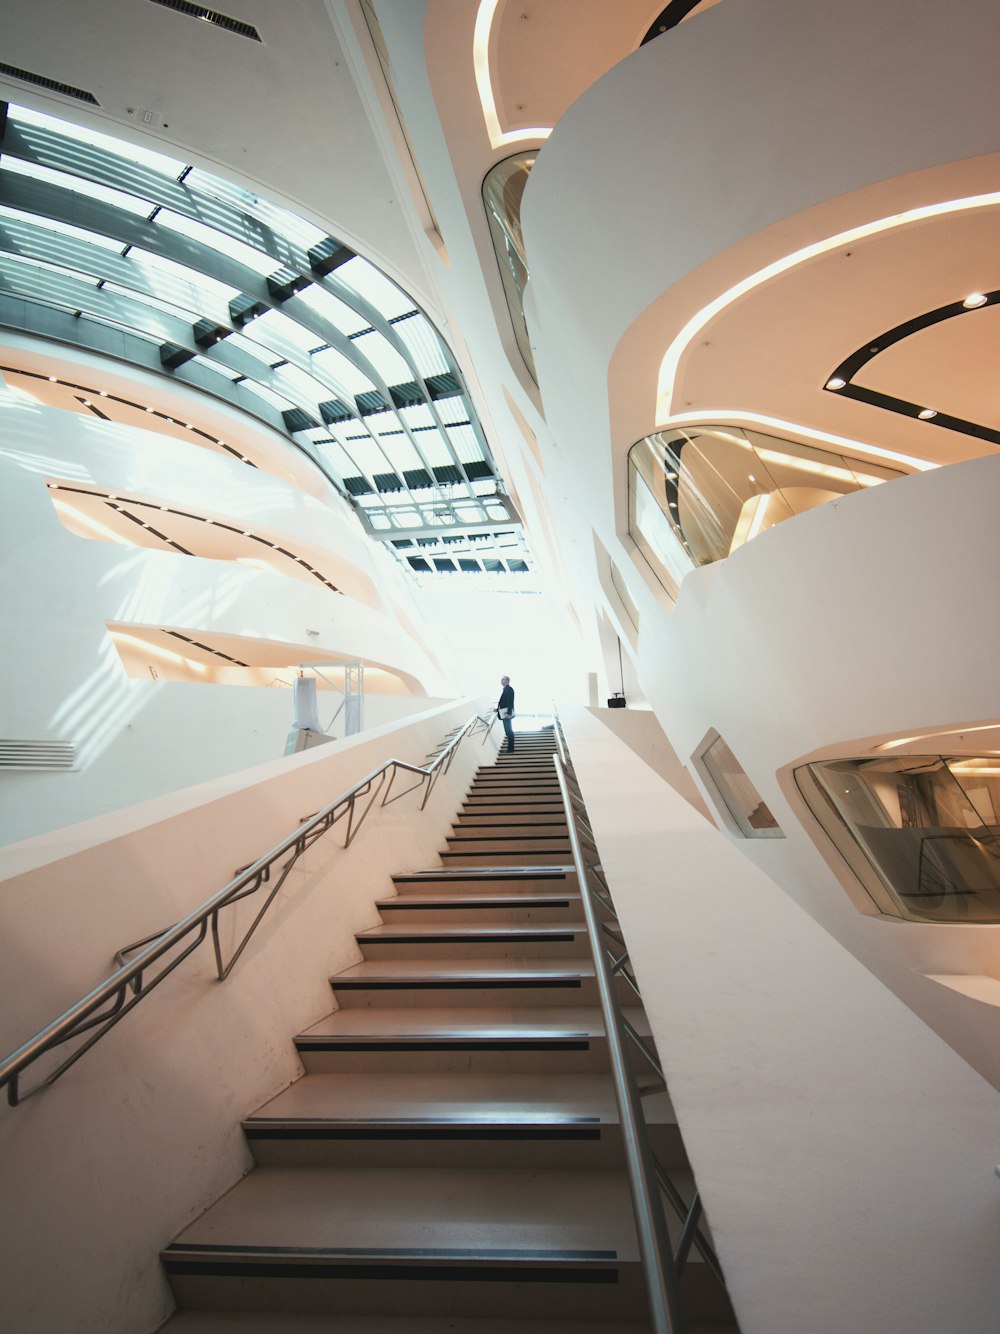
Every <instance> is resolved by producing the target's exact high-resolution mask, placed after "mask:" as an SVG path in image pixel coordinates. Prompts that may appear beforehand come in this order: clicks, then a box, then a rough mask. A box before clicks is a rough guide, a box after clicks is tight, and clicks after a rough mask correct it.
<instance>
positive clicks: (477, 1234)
mask: <svg viewBox="0 0 1000 1334" xmlns="http://www.w3.org/2000/svg"><path fill="white" fill-rule="evenodd" d="M204 1247H209V1248H212V1249H213V1251H216V1253H217V1249H216V1248H221V1249H224V1250H240V1249H242V1248H246V1247H254V1248H264V1249H271V1248H278V1247H281V1248H291V1250H292V1252H293V1254H294V1252H295V1251H301V1250H309V1251H310V1252H311V1255H310V1258H311V1259H312V1258H313V1257H314V1256H316V1254H317V1252H318V1253H319V1258H323V1253H324V1252H325V1253H326V1254H327V1255H328V1256H331V1257H335V1256H336V1255H337V1254H338V1253H339V1254H342V1255H345V1256H347V1257H349V1258H351V1259H354V1260H356V1259H358V1258H362V1257H364V1258H371V1259H373V1260H376V1261H379V1260H384V1261H386V1262H391V1261H393V1260H398V1259H399V1258H400V1256H413V1257H414V1258H419V1259H421V1260H423V1261H425V1262H426V1261H427V1260H428V1259H431V1260H442V1259H446V1260H449V1261H452V1262H455V1261H458V1262H459V1263H461V1262H462V1261H465V1260H467V1261H468V1262H470V1263H482V1262H483V1261H484V1260H486V1259H488V1260H492V1261H494V1262H502V1261H504V1260H507V1261H508V1262H509V1260H510V1259H511V1258H516V1259H517V1260H518V1261H519V1262H522V1263H526V1264H533V1263H546V1262H547V1263H553V1262H556V1263H570V1264H572V1263H581V1262H584V1261H585V1259H586V1257H588V1256H590V1257H591V1258H597V1259H606V1260H615V1259H618V1260H621V1261H635V1260H637V1258H638V1248H637V1245H636V1239H635V1230H634V1226H633V1223H632V1207H631V1197H630V1194H629V1189H628V1182H627V1179H626V1176H625V1173H624V1172H623V1171H609V1170H603V1169H598V1170H596V1171H587V1170H585V1169H584V1170H571V1169H552V1170H548V1169H546V1170H534V1171H522V1170H517V1169H511V1168H503V1169H490V1168H440V1167H438V1168H409V1167H406V1168H400V1167H393V1168H378V1167H375V1168H373V1167H366V1168H344V1167H338V1168H318V1167H259V1168H257V1169H256V1170H255V1171H253V1172H251V1173H250V1174H249V1175H248V1176H246V1177H244V1178H243V1180H242V1181H240V1182H239V1183H238V1184H237V1185H236V1186H235V1187H234V1188H233V1189H232V1190H231V1191H229V1193H228V1194H227V1195H224V1196H223V1197H222V1199H221V1200H219V1201H218V1203H216V1204H214V1205H213V1206H212V1207H211V1208H210V1209H208V1210H207V1211H206V1212H205V1213H204V1214H202V1216H201V1217H200V1218H199V1219H197V1220H196V1221H195V1222H193V1223H191V1224H190V1225H189V1226H188V1227H187V1228H185V1229H184V1231H183V1232H181V1234H180V1235H179V1237H178V1238H177V1239H176V1241H175V1242H173V1243H172V1244H171V1246H169V1247H168V1248H167V1250H166V1251H165V1252H164V1254H165V1256H170V1255H171V1254H173V1255H175V1256H178V1257H181V1258H182V1257H183V1256H184V1255H185V1253H187V1254H190V1253H191V1251H192V1249H198V1248H204Z"/></svg>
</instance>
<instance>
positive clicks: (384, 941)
mask: <svg viewBox="0 0 1000 1334" xmlns="http://www.w3.org/2000/svg"><path fill="white" fill-rule="evenodd" d="M355 940H357V942H358V944H359V945H360V946H361V950H362V953H363V954H364V956H365V958H366V959H388V958H398V959H428V958H435V959H483V958H490V959H530V958H562V957H563V956H567V955H568V956H574V957H575V956H579V955H585V956H587V955H589V953H590V944H589V940H588V937H587V929H586V927H585V926H584V924H583V922H581V921H576V922H562V923H560V922H539V923H537V924H536V925H534V926H518V925H496V926H494V925H490V924H489V923H486V924H483V925H478V926H477V925H473V924H468V923H467V924H459V925H449V924H448V923H439V924H435V923H433V922H431V923H428V924H426V925H422V924H420V923H416V924H405V923H400V924H399V925H395V924H393V925H385V926H373V927H371V928H369V930H367V931H359V932H358V933H357V935H356V936H355Z"/></svg>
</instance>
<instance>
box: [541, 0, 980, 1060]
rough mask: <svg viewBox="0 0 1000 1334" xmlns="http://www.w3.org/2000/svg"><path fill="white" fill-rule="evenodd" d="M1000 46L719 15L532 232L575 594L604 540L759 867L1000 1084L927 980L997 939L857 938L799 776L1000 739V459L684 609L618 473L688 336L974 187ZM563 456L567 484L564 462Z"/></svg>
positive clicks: (554, 454) (670, 726)
mask: <svg viewBox="0 0 1000 1334" xmlns="http://www.w3.org/2000/svg"><path fill="white" fill-rule="evenodd" d="M998 38H1000V14H998V12H997V11H996V9H995V7H994V6H991V5H988V4H985V3H981V2H980V0H974V3H973V4H972V5H970V6H969V7H968V8H967V10H965V11H963V23H962V24H961V25H959V26H958V27H956V25H954V23H953V22H952V21H951V19H950V17H949V16H948V15H947V14H945V13H944V12H940V13H932V12H921V15H920V20H919V22H914V15H913V11H912V7H910V6H908V5H905V4H902V3H897V2H894V3H886V4H881V5H879V6H877V7H875V8H874V9H873V8H872V7H871V6H868V5H864V4H861V3H860V0H849V2H848V3H847V4H845V5H842V6H836V7H833V8H831V7H830V6H827V5H820V4H806V5H803V4H801V3H791V0H779V2H778V3H776V4H774V5H768V6H766V7H764V8H763V9H762V8H761V7H760V6H754V5H750V4H748V3H744V2H743V0H727V3H726V4H724V5H719V6H717V7H715V8H713V10H712V11H711V12H710V13H707V14H705V15H703V16H701V17H700V18H699V19H698V21H696V22H691V23H689V24H684V25H682V27H681V28H679V29H677V30H675V31H674V32H672V33H670V34H669V36H668V37H667V38H664V39H661V40H657V41H655V42H653V43H651V44H650V45H649V46H648V47H646V48H643V49H642V50H640V51H638V52H636V53H635V54H633V55H632V56H630V57H628V58H627V59H626V60H625V61H623V62H622V63H621V64H620V65H619V66H617V67H616V68H615V69H613V70H612V71H611V72H610V73H609V74H608V75H606V76H605V77H604V78H603V79H602V80H601V81H600V82H599V83H597V84H596V85H595V86H594V87H592V88H591V89H589V90H588V91H587V92H586V93H585V94H584V95H583V97H581V99H580V100H579V101H578V102H577V103H576V104H575V105H574V106H573V107H572V108H571V109H570V111H569V112H568V113H567V114H566V116H565V117H564V118H563V120H562V121H561V122H560V123H559V125H558V126H557V127H556V130H555V132H554V133H553V135H552V137H551V139H550V140H549V142H548V144H547V145H546V147H545V148H544V150H543V151H542V153H541V155H540V158H539V161H538V164H537V166H536V168H535V171H534V172H533V174H532V177H531V180H530V183H529V185H528V188H527V191H526V193H525V200H524V215H523V222H524V230H525V238H526V243H527V248H528V253H529V260H530V264H531V274H532V278H531V287H530V289H529V295H530V301H529V322H530V325H531V328H532V332H533V337H534V342H535V348H536V363H537V365H538V368H539V380H540V385H541V389H542V393H543V397H544V402H545V412H546V418H547V437H548V438H547V441H546V443H547V446H548V447H547V449H546V450H545V451H544V452H545V459H546V463H547V465H548V467H549V468H550V469H552V470H553V471H556V470H557V471H558V474H559V484H560V485H562V486H565V487H566V488H567V489H568V490H569V491H570V492H571V504H570V505H569V506H568V507H567V508H566V510H564V511H562V512H561V513H560V516H559V522H560V526H561V528H562V531H563V535H564V539H565V544H566V546H568V547H569V548H570V549H572V550H575V551H576V552H577V554H578V555H579V557H580V560H579V568H580V569H581V570H585V571H586V574H585V575H581V577H580V588H581V593H582V596H583V597H584V598H585V599H587V600H589V601H592V602H594V603H596V604H597V605H601V604H602V603H604V604H606V605H608V606H609V608H610V609H611V610H612V611H614V612H615V613H616V614H617V615H618V616H619V617H620V615H621V612H620V609H619V608H617V607H615V605H614V600H613V599H611V598H610V597H608V596H607V595H606V594H605V593H602V590H601V587H600V582H599V579H598V577H597V572H596V571H595V570H594V569H593V564H594V558H593V549H594V544H593V536H592V535H593V534H594V533H596V534H597V535H598V536H599V538H600V541H601V542H602V544H603V546H604V547H605V549H606V550H607V552H608V554H609V556H610V558H611V559H613V560H614V562H615V564H616V566H617V567H618V569H619V571H620V572H621V573H622V575H623V577H625V578H626V579H627V581H628V585H629V591H630V593H631V596H632V598H633V600H634V602H635V603H636V605H637V607H638V610H639V619H640V631H639V635H638V646H637V650H636V661H637V669H638V673H639V678H640V681H641V683H642V686H643V688H644V690H645V693H646V695H647V697H648V698H649V700H650V701H651V702H652V704H653V706H654V708H655V710H656V712H657V714H658V716H659V718H660V719H661V721H662V723H663V725H664V728H665V730H666V731H667V734H668V736H669V737H670V739H671V741H672V742H673V744H674V745H675V747H676V749H677V751H678V753H679V754H680V755H681V756H682V757H683V758H689V757H690V756H691V754H692V752H693V751H694V750H695V749H696V747H697V746H698V745H699V744H700V743H701V741H702V739H703V738H704V737H705V736H706V734H707V733H708V732H709V730H710V729H712V728H716V729H717V730H718V731H719V732H720V733H721V734H722V736H723V737H724V739H725V740H726V741H727V742H728V743H729V745H730V746H731V747H732V749H733V750H734V752H735V753H736V755H737V758H738V759H739V760H740V761H741V763H742V764H743V766H744V767H745V769H746V770H747V772H748V774H749V776H750V778H751V779H752V781H753V782H754V783H755V784H756V785H757V787H758V788H759V789H760V791H761V793H762V795H763V796H764V798H765V800H766V801H767V803H768V805H769V806H771V809H772V810H773V811H774V813H775V814H776V815H777V817H778V819H779V822H780V823H781V825H782V827H783V828H784V829H785V832H786V834H787V835H788V837H787V839H786V840H770V841H767V842H764V841H761V842H743V843H741V846H742V848H743V850H744V851H745V852H746V853H747V854H748V855H750V856H752V857H753V859H754V860H755V861H757V863H758V864H759V865H760V866H762V867H764V868H765V869H766V870H767V871H768V872H769V873H770V874H771V875H772V876H774V877H775V878H776V879H777V880H778V881H779V882H780V883H781V884H782V885H783V886H784V887H785V888H786V890H788V892H790V893H791V894H792V895H793V896H794V897H795V898H796V899H797V900H798V901H799V902H800V903H801V904H802V906H804V907H806V908H807V909H808V910H809V911H810V912H811V913H813V914H814V916H816V917H817V918H818V919H819V920H820V921H821V922H822V923H823V924H824V925H825V926H826V927H827V928H828V929H829V930H830V931H831V932H833V933H834V934H835V935H836V936H837V938H838V939H839V940H840V941H841V943H842V944H844V945H845V946H846V947H847V948H848V949H850V950H851V951H852V952H853V953H854V954H855V955H856V956H857V957H858V958H860V959H861V960H862V961H863V962H864V963H865V964H867V966H868V967H869V968H871V969H872V970H873V971H874V972H875V973H876V974H877V975H878V976H879V977H880V978H881V979H882V980H883V981H885V982H886V983H887V984H888V985H890V986H891V987H892V988H893V989H894V990H895V991H896V992H897V993H898V994H899V995H900V996H901V997H903V999H905V1000H906V1002H907V1004H909V1005H911V1006H912V1007H913V1008H914V1009H915V1010H916V1011H917V1012H918V1013H919V1014H920V1015H921V1016H922V1017H924V1018H925V1019H926V1020H927V1021H928V1022H930V1023H931V1024H932V1025H933V1026H934V1027H935V1028H936V1029H937V1030H938V1031H939V1032H940V1033H942V1035H944V1036H945V1037H946V1038H947V1039H948V1040H949V1041H950V1042H951V1043H952V1044H953V1045H954V1046H955V1047H956V1048H957V1049H958V1050H959V1051H960V1052H961V1053H962V1054H963V1055H964V1056H966V1058H967V1059H969V1060H970V1061H972V1062H973V1063H974V1064H976V1065H977V1066H978V1068H979V1069H981V1070H982V1071H983V1072H984V1073H985V1074H987V1075H988V1077H989V1078H990V1079H991V1080H993V1081H994V1083H997V1084H1000V1057H998V1056H997V1054H996V1053H997V1051H998V1050H1000V1047H998V1044H997V1041H996V1039H997V1037H998V1036H1000V1016H998V1013H997V1011H996V1010H995V1009H993V1008H992V1007H989V1006H986V1005H984V1004H981V1003H979V1002H976V1001H973V1000H970V999H968V998H967V997H962V996H958V995H956V994H955V993H953V992H949V991H947V990H946V989H944V988H941V987H940V986H938V985H937V984H935V983H933V982H931V981H929V980H927V979H926V978H924V977H923V976H922V974H923V973H925V972H927V973H931V972H938V973H979V972H986V973H989V974H991V975H993V976H1000V964H998V962H997V959H996V947H995V944H994V941H995V939H996V932H997V929H998V928H996V927H982V928H975V927H972V928H970V927H961V928H958V927H956V928H949V927H939V926H930V927H924V926H918V925H911V924H906V925H903V924H895V923H888V922H886V921H885V920H883V919H879V918H877V917H870V916H866V915H864V914H863V913H862V911H860V910H859V908H858V907H857V906H855V903H854V902H853V901H852V899H851V898H850V896H849V895H848V893H847V892H846V890H845V888H844V887H843V886H842V885H841V883H840V881H839V880H838V877H837V875H835V874H834V872H833V871H832V870H831V869H830V866H829V865H828V864H827V862H826V861H825V860H824V858H823V857H822V856H821V855H820V854H819V852H818V851H817V848H816V844H815V843H814V841H813V836H812V832H811V828H812V821H811V819H810V818H809V817H808V815H806V814H805V813H804V812H803V810H802V807H801V803H800V802H798V801H797V799H796V798H795V796H794V789H793V787H792V786H791V784H790V781H789V777H788V772H787V771H788V768H789V766H791V765H792V764H794V763H795V762H797V761H798V760H799V759H800V758H801V757H803V756H805V755H808V754H812V753H813V752H816V751H821V750H823V749H829V748H832V747H840V748H841V753H844V746H846V745H849V743H850V742H851V741H852V740H853V739H856V738H860V739H862V740H863V739H865V738H869V739H870V738H878V737H885V736H887V735H891V734H893V733H904V734H908V733H912V732H914V731H920V730H923V729H925V728H931V727H935V726H946V725H948V724H950V723H960V722H971V721H974V720H984V721H985V720H989V719H992V718H994V717H996V716H997V715H998V714H1000V693H998V691H997V687H996V661H997V655H998V650H1000V636H998V633H997V629H996V625H995V624H994V620H995V618H993V617H992V616H991V614H990V613H989V612H988V611H987V610H986V609H987V608H989V607H990V606H991V604H992V602H993V601H994V597H995V594H994V593H993V591H992V590H994V589H995V586H996V579H997V573H998V571H1000V542H998V541H997V539H996V531H995V523H994V522H993V520H992V518H991V517H990V516H991V515H992V514H994V513H995V511H996V504H997V500H998V497H1000V458H997V457H996V456H994V457H989V458H982V459H976V460H972V461H970V462H965V463H960V464H956V465H955V466H951V467H947V468H942V469H939V470H936V471H934V472H931V473H927V474H924V475H922V476H916V477H910V478H907V479H905V480H902V481H894V482H891V483H889V484H888V485H885V486H881V487H878V488H875V489H873V490H871V491H869V492H867V493H866V494H859V495H854V496H849V497H845V498H844V499H843V500H840V501H837V502H835V503H832V504H827V505H824V506H822V507H821V508H819V509H817V510H815V511H813V512H812V513H810V514H807V515H803V516H800V517H799V518H797V519H794V520H792V521H790V522H788V523H786V524H782V525H781V526H780V527H778V528H775V529H774V530H772V531H771V532H769V533H767V534H765V535H763V536H762V537H760V538H758V539H756V540H755V541H754V542H752V543H750V544H748V545H747V546H746V547H744V548H743V549H741V550H740V551H739V552H737V553H736V554H735V555H734V556H732V557H730V558H729V559H728V560H727V561H725V562H724V563H722V564H721V565H717V566H712V567H708V568H705V569H702V570H700V571H697V572H695V573H693V574H691V575H690V576H688V579H687V580H686V581H685V583H684V585H683V586H682V589H681V594H680V600H679V603H678V605H677V609H676V612H673V611H671V610H670V607H669V602H668V600H667V599H666V597H665V596H663V595H662V591H661V590H660V589H659V588H658V586H657V585H656V583H655V580H654V579H652V578H651V577H650V576H649V575H648V572H647V571H646V569H645V567H644V564H643V562H642V559H641V557H640V556H639V555H638V553H637V552H635V550H634V548H633V546H632V544H631V541H630V539H629V538H628V537H627V533H626V525H627V519H626V512H625V511H626V506H625V499H626V464H625V453H626V451H627V449H628V447H629V446H630V445H631V444H632V442H633V441H634V440H635V439H637V438H639V437H641V436H642V435H644V434H646V433H647V432H648V431H650V430H651V429H653V427H654V426H655V424H656V418H655V410H656V409H655V401H656V380H657V371H658V369H659V363H660V359H661V358H662V356H663V353H664V352H665V350H666V347H667V345H668V343H669V342H670V340H671V338H672V337H673V336H674V334H675V333H676V332H677V330H678V329H679V328H680V327H681V326H682V325H683V324H684V323H685V321H686V320H687V319H688V318H689V316H690V315H691V313H692V312H694V311H696V310H698V309H699V308H700V307H701V306H702V305H703V304H705V302H706V301H708V300H710V299H712V298H713V297H715V296H717V295H718V294H719V293H720V292H722V291H724V290H725V289H726V288H727V287H728V286H730V285H731V284H732V283H734V282H736V281H737V280H738V279H739V278H741V277H743V276H745V275H746V274H747V273H750V272H753V271H754V269H755V268H756V267H758V266H759V265H760V264H761V263H763V262H767V261H768V260H769V259H771V258H774V257H776V256H778V255H780V254H783V253H787V252H788V251H791V250H793V249H795V248H796V246H798V245H801V244H804V243H805V242H806V241H808V240H815V239H817V237H818V236H822V235H826V234H827V231H836V230H837V227H838V225H844V226H847V225H851V224H852V223H856V222H859V221H862V220H864V217H865V216H868V217H872V216H874V217H879V216H882V215H883V214H885V213H889V212H893V211H894V210H896V209H898V208H902V207H910V206H912V205H913V204H916V203H924V202H928V201H929V199H931V198H933V197H934V193H933V192H934V191H935V190H936V189H946V188H947V189H950V190H952V191H954V192H958V193H960V192H961V189H963V188H968V187H970V186H971V185H973V184H974V185H976V186H977V187H978V188H982V187H983V186H984V184H985V182H986V178H985V177H984V175H983V172H984V164H985V163H986V161H987V159H986V158H984V157H982V156H980V155H983V154H987V153H989V152H990V151H991V150H993V149H994V148H995V147H996V142H995V114H994V112H995V108H993V107H992V100H993V80H992V76H991V74H990V73H989V65H990V61H991V55H990V54H989V53H991V52H992V51H995V49H996V45H997V40H998ZM920 69H933V70H934V83H935V88H930V87H929V86H928V82H927V81H926V80H923V79H919V78H917V77H915V71H918V70H920ZM709 71H710V72H711V77H710V78H709V77H708V75H709ZM935 89H940V90H941V91H940V95H938V93H937V92H936V91H935ZM945 90H947V92H945ZM654 131H655V132H654ZM993 184H994V186H995V181H994V182H993ZM567 218H572V225H571V226H570V225H568V224H567ZM817 228H820V229H826V230H819V231H817V230H816V229H817ZM817 318H821V312H818V313H817ZM816 397H817V400H818V399H819V398H821V397H822V395H820V394H817V396H816ZM825 397H826V398H827V399H829V398H830V397H831V396H830V395H826V396H825ZM726 406H728V407H732V408H734V409H737V410H738V409H739V408H740V406H741V405H740V404H739V403H732V404H727V405H726ZM804 424H805V425H807V426H808V425H811V424H820V423H810V422H806V423H804ZM564 440H572V441H573V443H574V449H573V458H572V460H571V461H567V460H566V458H565V455H564V454H560V451H559V450H558V449H556V448H553V446H552V442H553V441H564ZM984 448H988V446H984ZM965 452H967V451H965ZM779 774H781V775H782V777H781V779H780V781H779V777H778V775H779ZM807 825H808V826H809V829H808V830H807ZM820 837H822V836H820Z"/></svg>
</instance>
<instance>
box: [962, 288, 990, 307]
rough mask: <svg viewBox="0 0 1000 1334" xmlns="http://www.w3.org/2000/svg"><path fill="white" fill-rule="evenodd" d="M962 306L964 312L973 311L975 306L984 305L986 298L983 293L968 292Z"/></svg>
mask: <svg viewBox="0 0 1000 1334" xmlns="http://www.w3.org/2000/svg"><path fill="white" fill-rule="evenodd" d="M962 305H963V306H964V307H965V309H966V310H975V309H976V307H977V306H985V305H986V296H985V294H984V293H983V292H970V293H969V295H968V296H967V297H966V298H965V300H964V301H963V302H962Z"/></svg>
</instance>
